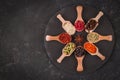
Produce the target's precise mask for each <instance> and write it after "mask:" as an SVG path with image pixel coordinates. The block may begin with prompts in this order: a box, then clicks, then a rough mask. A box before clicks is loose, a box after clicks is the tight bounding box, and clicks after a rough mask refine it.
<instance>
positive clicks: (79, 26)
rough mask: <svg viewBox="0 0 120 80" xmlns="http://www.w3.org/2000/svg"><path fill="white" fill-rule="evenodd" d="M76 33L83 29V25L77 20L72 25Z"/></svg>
mask: <svg viewBox="0 0 120 80" xmlns="http://www.w3.org/2000/svg"><path fill="white" fill-rule="evenodd" d="M74 26H75V28H76V31H78V32H81V31H83V30H84V29H85V23H84V22H83V21H80V20H78V21H77V22H76V23H75V24H74Z"/></svg>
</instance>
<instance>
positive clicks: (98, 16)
mask: <svg viewBox="0 0 120 80" xmlns="http://www.w3.org/2000/svg"><path fill="white" fill-rule="evenodd" d="M102 16H103V12H102V11H99V13H98V14H97V16H96V17H95V18H91V19H90V20H88V22H87V23H86V25H85V27H86V29H85V31H86V32H88V33H89V32H92V31H94V30H95V29H96V28H97V26H98V24H99V23H98V21H99V19H100V18H101V17H102ZM91 20H94V21H95V22H96V25H95V26H93V28H92V29H90V30H88V29H87V26H88V24H89V22H90V21H91Z"/></svg>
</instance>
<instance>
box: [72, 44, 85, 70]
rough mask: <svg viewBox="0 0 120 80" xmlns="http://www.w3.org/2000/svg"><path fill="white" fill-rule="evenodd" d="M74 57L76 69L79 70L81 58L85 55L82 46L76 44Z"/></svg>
mask: <svg viewBox="0 0 120 80" xmlns="http://www.w3.org/2000/svg"><path fill="white" fill-rule="evenodd" d="M74 53H75V58H76V59H77V62H78V65H77V71H78V72H81V71H83V59H84V57H85V54H84V49H83V47H82V46H78V47H77V48H76V49H75V51H74Z"/></svg>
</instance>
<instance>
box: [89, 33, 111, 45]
mask: <svg viewBox="0 0 120 80" xmlns="http://www.w3.org/2000/svg"><path fill="white" fill-rule="evenodd" d="M87 40H88V41H89V42H91V43H96V42H99V41H101V40H107V41H112V35H106V36H103V35H100V34H98V33H96V32H91V33H89V34H88V35H87Z"/></svg>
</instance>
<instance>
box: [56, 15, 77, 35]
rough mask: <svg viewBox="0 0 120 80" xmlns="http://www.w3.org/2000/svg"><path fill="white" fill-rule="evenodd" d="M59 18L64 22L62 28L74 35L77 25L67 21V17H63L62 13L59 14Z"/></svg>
mask: <svg viewBox="0 0 120 80" xmlns="http://www.w3.org/2000/svg"><path fill="white" fill-rule="evenodd" d="M57 18H58V19H59V20H60V21H61V22H62V28H63V29H64V30H65V31H66V32H67V33H68V34H69V35H73V34H75V31H76V30H75V27H74V25H73V24H72V23H71V22H70V21H66V20H65V19H63V17H62V15H61V14H58V15H57Z"/></svg>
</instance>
